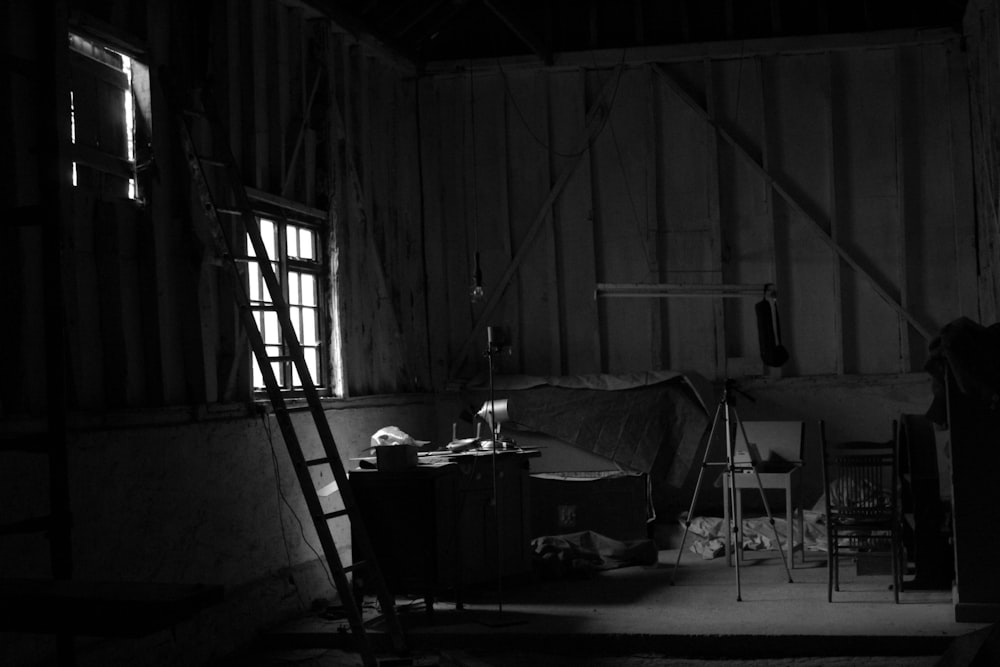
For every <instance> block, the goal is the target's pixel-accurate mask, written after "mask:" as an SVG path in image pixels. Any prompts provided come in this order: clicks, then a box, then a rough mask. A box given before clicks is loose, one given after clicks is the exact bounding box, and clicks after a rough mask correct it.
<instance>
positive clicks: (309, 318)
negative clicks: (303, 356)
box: [299, 308, 319, 345]
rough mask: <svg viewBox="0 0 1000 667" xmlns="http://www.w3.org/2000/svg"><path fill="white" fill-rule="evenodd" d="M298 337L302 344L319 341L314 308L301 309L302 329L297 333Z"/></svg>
mask: <svg viewBox="0 0 1000 667" xmlns="http://www.w3.org/2000/svg"><path fill="white" fill-rule="evenodd" d="M299 338H300V339H301V340H302V344H303V345H315V344H316V343H318V342H319V340H318V332H317V331H316V309H315V308H303V309H302V331H301V333H299Z"/></svg>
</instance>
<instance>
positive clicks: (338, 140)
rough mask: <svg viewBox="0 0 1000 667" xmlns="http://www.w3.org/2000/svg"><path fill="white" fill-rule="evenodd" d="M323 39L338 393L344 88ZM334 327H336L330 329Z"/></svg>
mask: <svg viewBox="0 0 1000 667" xmlns="http://www.w3.org/2000/svg"><path fill="white" fill-rule="evenodd" d="M326 37H327V42H326V48H325V50H324V53H323V57H324V61H325V65H326V70H327V74H326V79H327V80H326V82H325V85H326V86H327V94H328V96H329V99H328V103H327V105H326V109H325V113H324V114H323V121H324V125H325V127H326V131H327V132H328V135H329V145H328V146H327V148H326V151H327V154H328V155H329V161H330V166H329V176H328V178H329V197H330V201H329V205H328V211H329V214H330V229H329V232H328V235H327V242H328V243H329V248H330V273H329V276H330V288H331V304H330V324H331V330H330V337H329V342H330V345H331V369H332V370H333V373H334V383H335V384H336V385H337V390H338V393H339V395H341V396H343V397H347V396H349V395H350V394H349V392H348V387H349V386H350V378H349V376H348V370H349V369H348V367H347V359H346V349H345V348H344V345H343V343H344V341H343V331H344V330H345V329H346V327H347V326H348V315H347V313H348V311H347V307H346V300H345V299H346V294H344V293H343V292H344V291H345V290H344V285H345V273H344V271H345V267H344V261H343V260H342V258H341V256H342V255H343V253H344V249H343V239H344V236H345V232H344V228H345V226H346V224H347V222H346V221H347V199H346V192H347V165H346V160H345V153H344V138H343V137H342V136H341V133H342V131H343V100H344V97H345V95H346V93H345V91H344V90H343V88H344V61H343V57H342V54H343V45H342V43H341V40H340V39H339V38H338V37H337V36H336V35H334V34H332V33H326ZM334 327H336V330H334Z"/></svg>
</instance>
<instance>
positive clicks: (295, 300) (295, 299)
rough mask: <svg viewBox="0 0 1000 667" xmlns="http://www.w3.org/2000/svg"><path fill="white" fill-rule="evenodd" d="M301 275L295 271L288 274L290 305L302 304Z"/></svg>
mask: <svg viewBox="0 0 1000 667" xmlns="http://www.w3.org/2000/svg"><path fill="white" fill-rule="evenodd" d="M299 282H300V279H299V274H298V273H295V272H293V271H289V272H288V303H289V304H291V305H299V304H301V303H302V297H301V292H300V291H299Z"/></svg>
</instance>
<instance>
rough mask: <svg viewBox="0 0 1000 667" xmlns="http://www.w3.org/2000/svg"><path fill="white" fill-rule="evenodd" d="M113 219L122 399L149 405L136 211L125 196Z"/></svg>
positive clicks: (135, 403)
mask: <svg viewBox="0 0 1000 667" xmlns="http://www.w3.org/2000/svg"><path fill="white" fill-rule="evenodd" d="M113 211H114V213H113V215H114V221H113V223H114V224H115V225H116V226H117V236H118V264H119V269H118V271H119V276H120V281H121V300H120V306H121V313H122V314H121V320H122V336H123V343H124V345H123V350H122V353H123V357H124V361H125V368H126V375H125V403H126V405H128V406H140V405H148V404H149V401H148V397H147V396H146V391H145V389H146V365H145V363H144V359H145V350H144V349H143V327H142V294H143V292H142V291H141V289H142V283H141V282H140V279H139V267H138V247H137V243H138V238H137V233H136V228H137V226H138V224H139V220H138V215H139V211H138V209H137V208H136V206H135V204H134V203H133V202H132V201H130V200H127V199H123V200H118V201H117V202H116V203H115V206H114V209H113Z"/></svg>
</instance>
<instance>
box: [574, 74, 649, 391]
mask: <svg viewBox="0 0 1000 667" xmlns="http://www.w3.org/2000/svg"><path fill="white" fill-rule="evenodd" d="M612 76H616V77H619V79H618V80H617V82H615V83H613V84H612V85H615V86H617V89H616V91H615V93H614V96H613V106H612V108H611V111H610V113H609V115H608V118H607V121H606V124H605V125H604V127H603V129H602V131H601V132H600V134H599V135H598V136H597V138H596V140H595V141H594V142H593V145H592V148H591V157H592V162H591V177H592V185H591V187H592V189H593V196H594V204H595V207H594V216H595V224H596V225H597V233H596V236H595V244H596V250H597V278H598V280H599V281H600V282H609V283H648V282H653V281H654V279H653V277H652V275H651V266H652V265H653V261H654V260H653V256H654V250H653V248H652V247H651V244H650V242H649V236H650V235H649V230H650V227H653V226H654V225H653V224H652V223H651V220H650V216H651V214H652V213H653V211H654V210H655V209H654V207H653V205H652V204H653V202H652V200H651V199H650V194H651V193H649V192H647V191H646V183H647V181H646V176H645V170H646V169H649V168H652V165H653V164H654V160H653V157H654V155H653V152H652V147H651V145H650V141H649V137H650V136H652V134H653V128H652V127H651V126H650V122H649V115H648V114H649V104H650V99H649V95H650V91H649V79H648V77H647V72H646V71H645V70H644V69H637V70H632V69H626V70H617V71H615V70H601V71H595V72H591V73H589V76H588V79H589V89H590V96H591V97H593V95H595V94H596V92H597V91H599V90H600V89H602V88H603V87H604V84H605V81H606V80H607V79H608V77H612ZM655 311H656V309H655V303H654V302H651V301H649V300H647V299H603V300H602V301H601V302H600V303H599V312H600V314H601V331H602V338H603V342H604V345H603V349H602V370H603V371H604V372H608V373H621V372H628V371H636V370H644V369H648V368H652V367H654V365H655V362H654V360H653V359H654V356H653V350H654V348H658V347H659V342H658V341H654V340H653V331H654V328H653V318H654V316H655ZM657 356H658V355H657Z"/></svg>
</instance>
